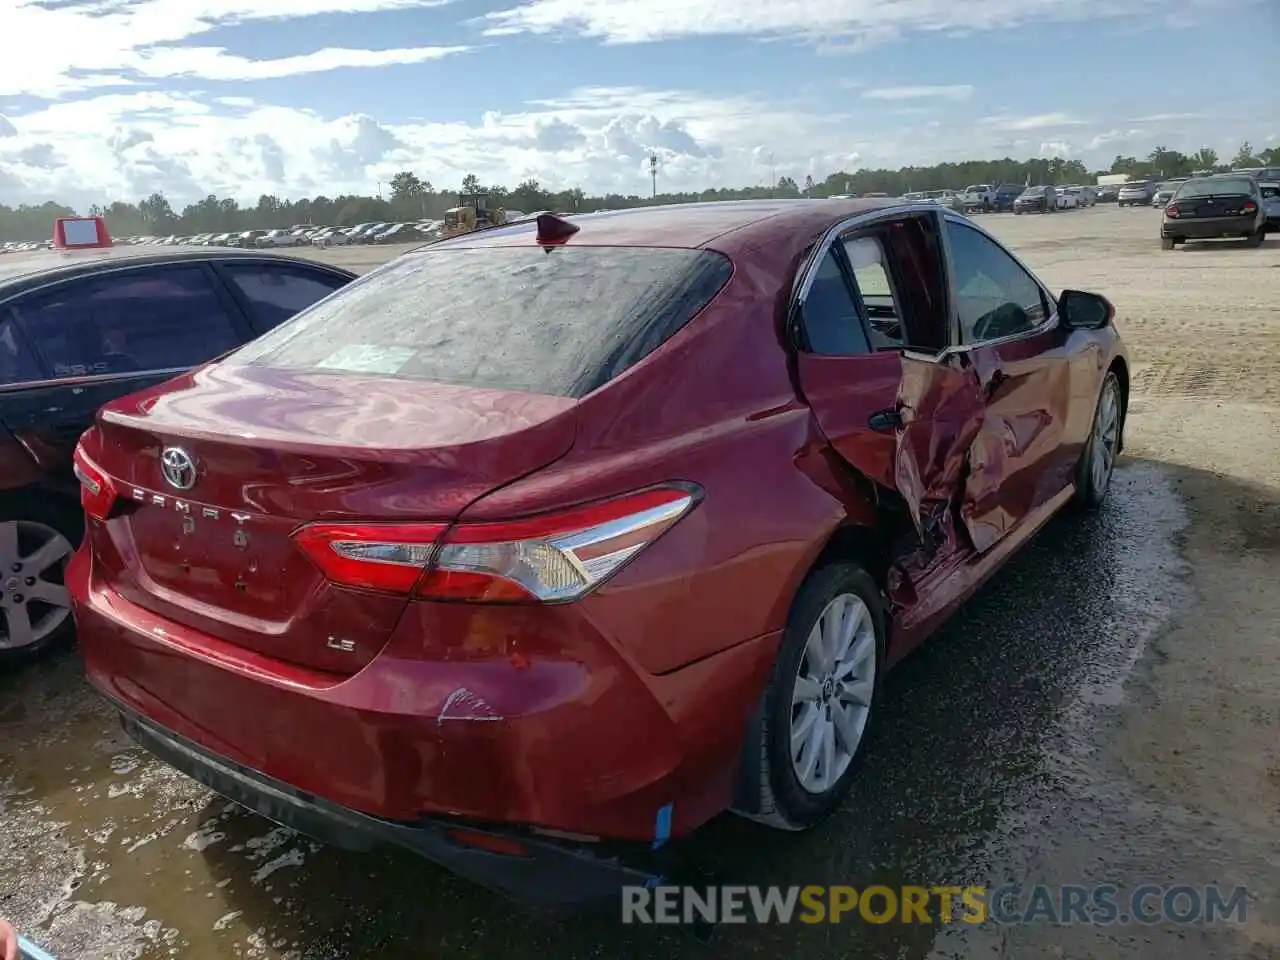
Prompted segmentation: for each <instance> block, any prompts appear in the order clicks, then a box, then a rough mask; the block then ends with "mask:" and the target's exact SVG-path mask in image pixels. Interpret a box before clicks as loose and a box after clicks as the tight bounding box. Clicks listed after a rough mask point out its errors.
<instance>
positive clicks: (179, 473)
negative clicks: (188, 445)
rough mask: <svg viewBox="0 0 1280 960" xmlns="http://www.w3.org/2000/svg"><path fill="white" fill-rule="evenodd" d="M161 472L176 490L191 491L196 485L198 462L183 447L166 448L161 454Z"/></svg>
mask: <svg viewBox="0 0 1280 960" xmlns="http://www.w3.org/2000/svg"><path fill="white" fill-rule="evenodd" d="M160 472H161V473H162V474H164V479H165V482H166V483H167V484H169V486H171V487H173V488H174V489H175V490H190V489H191V488H192V487H194V486H195V485H196V462H195V461H194V460H192V459H191V454H189V453H187V451H185V450H183V449H182V448H181V447H165V448H164V450H162V451H161V452H160Z"/></svg>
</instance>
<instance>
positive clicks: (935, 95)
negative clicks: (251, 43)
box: [862, 83, 973, 102]
mask: <svg viewBox="0 0 1280 960" xmlns="http://www.w3.org/2000/svg"><path fill="white" fill-rule="evenodd" d="M862 96H863V98H864V99H866V100H955V101H957V102H959V101H964V100H968V99H970V98H971V97H972V96H973V87H972V86H970V85H969V84H967V83H957V84H952V85H950V86H944V87H875V88H873V89H871V90H866V91H864V92H863V94H862Z"/></svg>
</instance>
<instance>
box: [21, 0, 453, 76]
mask: <svg viewBox="0 0 1280 960" xmlns="http://www.w3.org/2000/svg"><path fill="white" fill-rule="evenodd" d="M451 2H453V0H130V2H128V3H123V2H120V0H83V2H80V3H76V4H74V5H60V6H57V7H53V8H50V7H47V6H43V5H41V4H40V0H5V2H3V3H0V90H3V91H4V92H5V93H6V94H11V95H12V94H24V93H25V94H30V95H33V96H37V97H55V96H60V95H65V94H67V93H71V92H75V91H79V90H92V89H95V88H99V87H103V86H112V85H119V86H127V85H130V84H131V83H133V82H134V77H135V76H138V75H140V76H143V77H173V76H194V77H202V78H205V79H210V80H230V79H235V80H239V79H246V78H247V79H254V78H259V77H279V76H288V75H290V74H292V73H310V72H314V71H316V70H325V69H331V68H333V67H339V66H381V65H384V64H386V63H418V62H421V61H423V60H427V59H433V58H435V57H439V56H444V55H447V53H449V52H455V51H456V49H457V48H450V47H443V46H423V47H414V48H408V49H400V50H383V51H368V50H336V49H329V50H321V51H318V52H317V53H314V54H309V55H306V56H300V57H287V58H283V59H279V60H265V61H254V60H248V59H245V58H240V57H234V56H232V55H230V54H227V53H226V52H225V51H222V50H220V49H219V48H216V47H186V46H182V42H183V41H186V40H189V39H190V38H192V37H197V36H199V35H201V34H203V33H207V32H208V31H210V30H213V29H214V28H216V27H219V26H225V25H229V24H238V23H248V22H253V21H266V20H286V19H293V18H301V17H313V16H317V15H320V14H325V13H370V12H376V11H380V10H395V9H411V8H423V7H438V6H443V5H445V4H448V3H451Z"/></svg>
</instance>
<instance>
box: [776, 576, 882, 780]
mask: <svg viewBox="0 0 1280 960" xmlns="http://www.w3.org/2000/svg"><path fill="white" fill-rule="evenodd" d="M875 681H876V631H875V623H874V621H873V620H872V618H871V612H870V611H869V610H868V609H867V605H866V604H865V603H863V601H862V600H861V598H859V597H858V596H856V595H855V594H852V593H842V594H840V595H839V596H837V597H835V598H834V599H833V600H832V601H831V602H830V603H828V604H827V606H826V608H825V609H824V610H823V611H822V615H821V616H819V617H818V619H817V622H816V623H815V624H814V625H813V629H812V630H810V631H809V639H808V641H807V642H806V644H805V649H804V655H803V656H802V657H801V658H800V664H799V667H798V668H797V671H796V681H795V686H794V688H793V692H792V697H791V763H792V767H793V769H794V771H795V775H796V779H797V780H798V781H799V783H800V786H801V787H803V788H804V789H805V790H806V791H807V792H809V793H814V794H821V793H825V792H827V791H828V790H830V789H831V788H832V787H834V786H835V785H836V783H837V782H838V781H839V780H840V778H841V776H843V775H844V772H845V771H846V770H848V769H849V764H850V763H852V762H853V758H854V755H855V754H856V753H857V752H858V746H859V744H860V743H861V742H862V735H863V733H864V731H865V730H866V726H867V720H868V719H869V717H870V715H871V697H872V694H873V693H874V691H875Z"/></svg>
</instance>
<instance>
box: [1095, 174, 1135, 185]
mask: <svg viewBox="0 0 1280 960" xmlns="http://www.w3.org/2000/svg"><path fill="white" fill-rule="evenodd" d="M1128 182H1129V175H1128V174H1127V173H1104V174H1103V175H1102V176H1100V177H1098V186H1100V187H1110V186H1115V185H1116V184H1117V183H1128Z"/></svg>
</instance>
